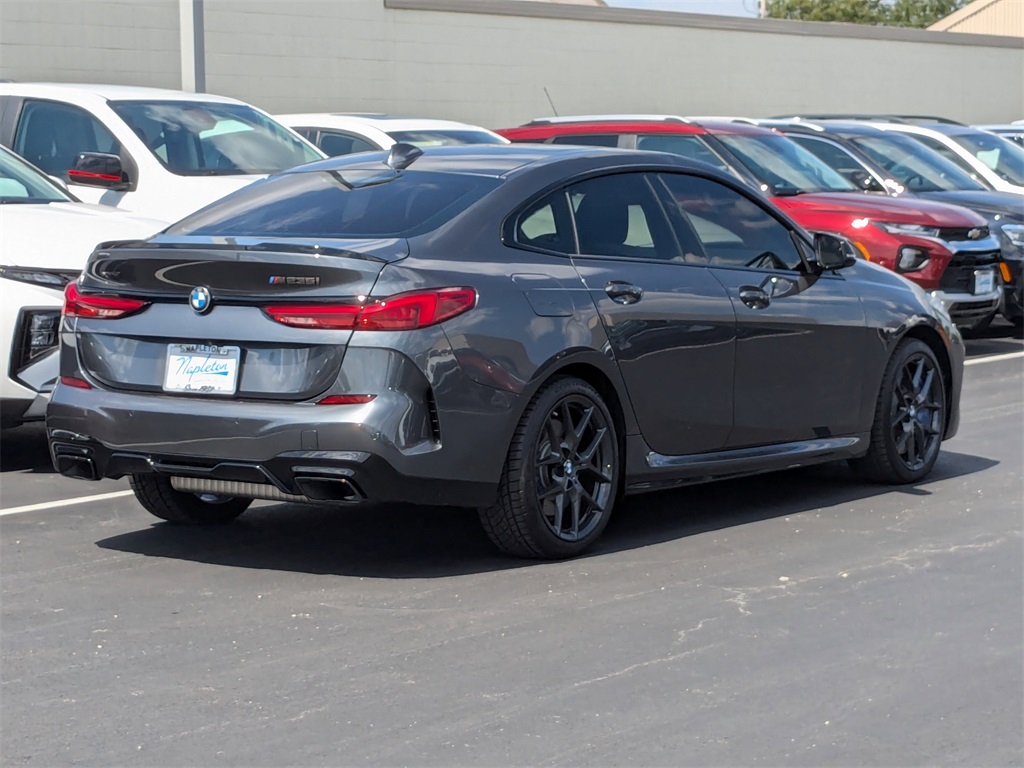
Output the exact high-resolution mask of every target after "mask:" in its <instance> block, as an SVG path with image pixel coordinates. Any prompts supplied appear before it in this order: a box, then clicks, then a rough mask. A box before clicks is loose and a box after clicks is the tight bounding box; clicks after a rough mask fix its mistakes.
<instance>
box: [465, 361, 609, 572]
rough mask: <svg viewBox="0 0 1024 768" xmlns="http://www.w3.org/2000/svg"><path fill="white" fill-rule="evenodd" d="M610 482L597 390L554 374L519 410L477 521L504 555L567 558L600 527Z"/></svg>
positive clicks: (605, 415)
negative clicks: (494, 488)
mask: <svg viewBox="0 0 1024 768" xmlns="http://www.w3.org/2000/svg"><path fill="white" fill-rule="evenodd" d="M618 482H619V444H618V436H617V435H616V433H615V423H614V421H613V420H612V416H611V413H610V412H609V411H608V407H607V406H606V405H605V403H604V400H603V399H602V398H601V395H600V394H599V393H598V392H597V390H596V389H594V388H593V387H592V386H590V385H589V384H587V383H586V382H584V381H581V380H580V379H574V378H561V379H556V380H554V381H552V382H551V383H549V384H547V385H546V386H545V387H544V388H542V389H541V390H540V391H539V392H538V393H537V394H536V395H535V396H534V398H533V400H532V401H531V402H530V405H529V407H528V408H527V409H526V412H525V413H524V414H523V417H522V419H521V420H520V422H519V426H518V427H517V428H516V431H515V434H514V436H513V437H512V444H511V446H510V448H509V452H508V458H507V459H506V461H505V468H504V471H503V472H502V475H501V481H500V485H499V489H498V500H497V503H496V504H495V505H494V506H492V507H489V508H487V509H483V510H481V511H480V521H481V523H482V524H483V527H484V530H485V531H487V535H488V536H489V537H490V538H491V541H493V542H494V543H495V544H496V545H497V546H498V547H499V548H500V549H501V550H502V551H504V552H507V553H508V554H510V555H516V556H519V557H533V558H562V557H572V556H573V555H578V554H579V553H580V552H582V551H583V550H584V549H586V548H587V547H589V546H590V545H591V544H593V543H594V541H596V540H597V538H598V537H599V536H600V535H601V532H602V531H603V530H604V528H605V526H606V525H607V524H608V519H609V516H610V515H611V512H612V506H613V505H614V503H615V498H616V493H617V490H618Z"/></svg>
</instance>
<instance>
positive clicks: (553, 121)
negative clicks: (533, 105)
mask: <svg viewBox="0 0 1024 768" xmlns="http://www.w3.org/2000/svg"><path fill="white" fill-rule="evenodd" d="M613 120H614V121H615V122H644V123H648V122H650V123H655V122H657V123H689V122H690V121H689V120H687V119H686V118H685V117H679V116H677V115H566V116H564V117H535V118H533V120H531V121H530V122H528V123H524V124H523V126H521V127H523V128H526V127H529V126H531V125H559V124H563V123H597V122H605V123H606V122H611V121H613Z"/></svg>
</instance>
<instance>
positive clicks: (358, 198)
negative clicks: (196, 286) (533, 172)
mask: <svg viewBox="0 0 1024 768" xmlns="http://www.w3.org/2000/svg"><path fill="white" fill-rule="evenodd" d="M500 183H501V181H500V180H499V179H495V178H491V177H485V176H472V175H468V174H458V173H438V172H431V171H414V170H407V171H402V172H401V173H395V172H394V171H391V170H390V169H387V168H384V169H382V170H380V171H377V170H373V171H365V170H358V169H352V170H340V171H310V172H304V173H287V174H283V175H281V176H275V177H273V178H270V179H268V180H266V181H263V182H257V183H255V184H252V185H250V186H248V187H245V188H244V189H242V190H240V191H238V192H236V193H234V194H232V195H229V196H227V197H225V198H224V199H222V200H221V201H219V202H217V203H214V204H213V205H212V206H210V207H208V208H205V209H203V210H202V211H199V212H198V213H195V214H193V215H191V216H189V217H187V218H185V219H183V220H182V221H180V222H178V223H177V224H175V225H174V226H172V227H171V228H170V229H168V230H167V233H168V234H172V235H202V236H207V237H214V236H217V237H267V238H274V237H296V238H311V237H322V238H366V237H414V236H416V235H421V234H424V233H425V232H430V231H432V230H434V229H436V228H438V227H440V226H441V225H442V224H444V223H446V222H448V221H449V220H451V219H452V218H454V217H455V216H457V215H458V214H459V213H461V212H462V211H464V210H465V209H466V208H468V207H469V206H470V205H472V204H473V203H475V202H476V201H477V200H479V199H480V198H481V197H483V196H484V195H485V194H487V193H488V192H489V191H491V190H492V189H494V188H495V187H497V186H498V185H499V184H500Z"/></svg>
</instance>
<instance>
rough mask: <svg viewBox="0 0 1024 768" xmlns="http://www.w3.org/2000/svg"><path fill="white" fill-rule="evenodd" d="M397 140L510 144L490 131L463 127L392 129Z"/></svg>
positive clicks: (436, 144) (433, 143) (441, 144)
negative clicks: (417, 129)
mask: <svg viewBox="0 0 1024 768" xmlns="http://www.w3.org/2000/svg"><path fill="white" fill-rule="evenodd" d="M388 136H390V137H391V138H392V139H394V140H395V141H400V142H402V143H403V144H412V145H413V146H414V147H421V148H427V147H457V146H460V145H463V144H508V140H507V139H503V138H502V137H501V136H496V135H494V134H493V133H490V132H489V131H475V130H473V129H462V128H443V129H435V128H430V129H427V130H422V131H390V132H389V133H388Z"/></svg>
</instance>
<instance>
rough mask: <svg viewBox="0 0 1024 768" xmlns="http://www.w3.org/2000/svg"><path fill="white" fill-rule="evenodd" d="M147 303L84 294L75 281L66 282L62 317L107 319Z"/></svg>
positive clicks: (133, 311) (127, 312)
mask: <svg viewBox="0 0 1024 768" xmlns="http://www.w3.org/2000/svg"><path fill="white" fill-rule="evenodd" d="M148 305H149V302H146V301H142V300H141V299H129V298H125V297H123V296H86V295H83V294H82V293H80V292H79V290H78V284H77V283H68V284H67V286H66V287H65V288H64V312H63V314H64V317H91V318H96V319H98V320H104V319H106V320H109V319H113V318H115V317H125V316H126V315H130V314H133V313H135V312H138V311H139V310H140V309H143V308H145V307H146V306H148Z"/></svg>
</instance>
